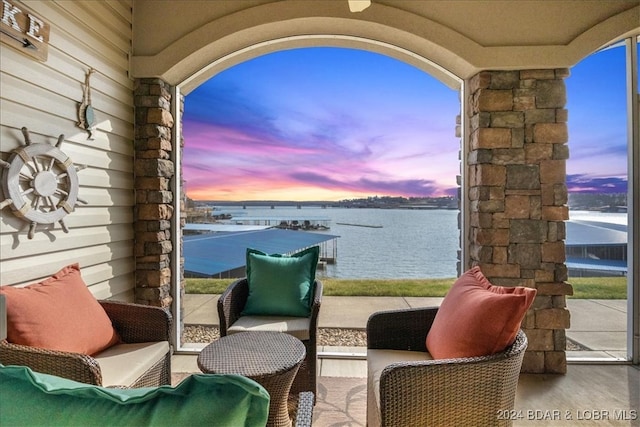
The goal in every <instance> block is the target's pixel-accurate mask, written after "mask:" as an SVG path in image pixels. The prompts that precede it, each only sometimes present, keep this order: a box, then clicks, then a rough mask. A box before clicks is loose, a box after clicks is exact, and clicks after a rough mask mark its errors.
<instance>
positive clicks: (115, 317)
mask: <svg viewBox="0 0 640 427" xmlns="http://www.w3.org/2000/svg"><path fill="white" fill-rule="evenodd" d="M99 302H100V304H101V305H102V307H103V308H104V310H105V311H106V312H107V315H108V316H109V318H110V319H111V322H112V323H113V327H114V328H115V329H116V331H118V334H120V338H122V340H123V341H124V342H127V343H136V342H155V341H170V338H171V324H172V320H173V319H172V316H171V313H169V311H167V310H165V309H164V308H161V307H155V306H150V305H142V304H132V303H127V302H121V301H107V300H101V301H99Z"/></svg>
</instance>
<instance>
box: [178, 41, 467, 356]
mask: <svg viewBox="0 0 640 427" xmlns="http://www.w3.org/2000/svg"><path fill="white" fill-rule="evenodd" d="M288 41H289V42H290V41H291V40H288ZM353 41H354V38H349V40H348V43H346V44H347V45H348V46H349V49H342V48H340V50H344V51H346V52H357V51H355V50H353V48H352V47H351V45H352V44H353ZM365 42H366V41H364V40H360V41H359V44H362V45H365V44H366V43H365ZM332 44H335V41H334V42H333V43H332ZM381 46H383V44H381V43H379V42H373V43H371V45H370V46H368V49H366V50H367V51H371V52H377V51H378V50H381V51H383V52H385V57H386V56H387V54H386V52H387V51H388V50H389V49H393V50H395V51H398V52H400V53H401V54H400V56H406V57H411V58H412V62H415V61H416V60H417V57H416V56H415V55H409V53H408V52H406V51H403V50H402V49H397V48H394V47H391V46H384V49H381V48H380V47H381ZM305 50H306V51H313V49H309V48H307V49H305ZM334 50H335V48H334ZM260 52H261V50H260V48H259V47H256V50H255V58H259V57H261V55H262V54H261V53H260ZM396 56H397V55H396ZM247 61H249V60H247ZM392 61H393V60H392ZM420 61H422V62H423V63H424V64H423V65H422V66H421V67H420V68H421V70H424V69H431V70H437V73H439V74H443V73H444V71H443V70H442V69H440V68H439V67H437V66H435V65H434V64H432V63H430V62H429V61H428V60H426V59H424V58H421V59H420ZM227 65H228V67H226V68H224V61H222V62H221V61H217V63H216V64H212V67H213V68H214V69H216V70H218V72H221V71H222V70H223V69H227V68H230V67H233V66H235V65H236V61H235V55H231V56H230V58H229V59H228V64H227ZM409 68H413V67H409ZM361 72H363V73H366V72H367V70H366V69H363V70H361ZM203 73H205V72H204V71H203ZM208 73H209V72H206V74H208ZM444 74H445V75H446V76H447V78H446V79H445V80H446V82H447V83H449V84H448V87H451V83H452V82H455V81H457V84H456V85H455V86H457V89H458V92H457V93H456V92H455V91H454V92H453V97H454V99H456V100H458V101H457V102H458V103H459V99H462V98H463V97H461V94H460V91H461V89H462V81H461V80H459V79H457V80H456V79H455V78H454V77H453V76H452V75H451V74H450V73H444ZM215 78H216V77H212V79H215ZM198 80H200V79H198ZM192 82H193V80H190V81H189V83H187V86H188V87H189V88H190V90H191V92H189V94H191V93H197V91H196V92H194V90H195V89H196V88H195V87H193V85H192V84H191V83H192ZM396 85H397V84H396ZM388 87H389V88H390V89H392V88H393V87H394V83H393V82H389V83H388ZM181 88H182V86H180V87H179V88H178V90H179V89H181ZM375 90H376V88H372V91H375ZM447 91H450V90H449V89H447ZM180 94H181V95H184V94H183V93H182V92H180ZM188 96H189V95H187V97H188ZM363 107H364V108H366V105H363ZM450 115H451V117H447V118H441V119H440V120H439V123H440V127H443V128H446V129H448V130H447V131H446V133H447V134H448V135H451V136H452V137H451V138H448V139H447V141H448V142H447V145H450V143H451V142H453V143H454V144H455V145H454V146H453V151H454V153H453V155H452V156H451V157H452V158H453V159H454V160H453V161H454V162H457V163H458V164H457V165H456V166H455V170H454V172H453V173H452V174H451V176H449V177H448V178H449V179H450V182H451V187H454V192H455V193H457V194H456V195H455V199H458V195H459V194H460V193H461V191H460V189H459V187H458V189H457V190H455V187H456V182H458V185H459V184H460V183H461V182H462V181H461V178H460V176H459V175H460V173H461V172H460V171H461V170H462V168H461V167H460V163H459V159H460V155H459V151H461V141H460V137H461V131H460V128H459V126H460V125H459V122H460V120H461V115H460V107H458V108H457V109H456V110H455V111H454V112H453V113H452V114H450ZM182 118H183V119H184V117H182ZM180 122H181V123H182V120H181V121H180ZM456 123H458V124H456ZM182 134H183V135H185V133H184V130H183V132H182ZM456 134H457V135H456ZM184 140H186V138H183V141H184ZM188 143H189V142H188V141H185V142H184V144H185V147H186V146H187V145H188ZM395 144H396V146H395V148H396V149H400V148H401V147H400V146H398V145H397V144H400V143H398V142H396V143H395ZM390 148H394V147H390ZM211 149H212V150H214V148H211ZM448 150H449V151H450V150H451V147H449V148H448ZM307 160H308V159H307ZM428 160H429V159H428V158H426V157H424V158H423V161H424V162H425V163H424V167H425V168H428ZM183 165H184V163H183V162H180V167H179V168H178V169H179V171H180V172H179V173H182V170H183ZM212 167H213V168H214V169H215V165H212ZM426 178H427V177H425V176H415V177H414V179H415V180H426ZM180 180H181V181H182V182H184V180H185V177H184V176H182V177H181V178H180ZM187 181H188V178H187ZM183 190H184V189H183ZM285 191H286V190H285ZM185 193H186V192H185ZM237 197H240V198H241V197H242V195H241V194H238V195H237ZM292 197H294V196H292ZM183 198H184V195H183V196H181V197H180V199H183ZM451 207H452V206H451V205H449V206H448V208H449V209H450V208H451ZM458 209H459V208H458V206H457V205H456V206H455V210H454V211H451V210H450V211H448V212H447V218H446V219H444V221H445V222H446V224H448V226H450V228H447V230H446V231H445V232H446V233H448V234H449V235H450V236H452V239H453V241H452V243H453V245H455V246H454V248H453V250H452V253H453V255H452V257H453V259H452V260H451V265H450V266H449V268H448V269H446V270H445V271H447V272H449V273H450V274H449V276H448V277H454V276H456V275H457V270H459V268H460V267H459V265H460V263H461V261H460V259H457V260H456V258H457V257H458V255H457V254H456V252H459V250H460V248H459V243H460V241H462V239H461V235H460V230H459V228H458V227H459V221H458V219H457V217H460V214H459V210H458ZM379 212H381V210H379ZM423 212H424V211H423ZM403 213H404V214H408V215H412V214H416V213H417V211H413V210H412V211H407V210H405V211H404V212H403ZM403 217H404V216H403ZM400 222H401V221H400ZM386 226H387V227H388V226H389V224H387V225H386ZM414 227H415V225H414ZM385 231H387V233H389V232H390V230H385ZM409 240H410V239H409ZM436 240H437V239H436ZM415 243H416V242H412V243H409V242H408V241H407V240H405V241H403V242H400V243H398V244H399V245H404V246H407V245H412V244H415ZM421 250H424V251H425V252H426V251H427V250H429V248H427V247H424V248H422V249H421ZM433 251H434V250H432V252H433ZM435 251H436V252H437V250H435ZM350 255H351V258H354V257H355V258H357V257H358V255H357V254H350ZM429 256H434V253H432V254H431V255H425V257H427V258H428V257H429ZM179 258H181V259H184V255H182V256H179ZM378 261H379V260H378ZM416 261H418V260H417V259H415V258H414V262H416ZM373 262H376V261H375V260H374V261H373ZM334 270H335V268H334ZM442 270H443V269H442V268H440V271H442ZM334 273H335V271H334ZM347 274H348V273H347ZM373 274H374V275H373V276H371V277H372V278H374V277H376V274H375V273H373ZM382 276H384V275H382ZM382 276H381V277H380V278H382ZM436 276H437V277H443V276H442V272H441V273H440V275H439V276H438V275H437V274H436ZM385 277H386V276H385ZM424 278H427V277H424ZM400 279H402V277H400ZM181 296H183V295H181ZM212 302H213V301H210V302H209V303H208V304H209V311H212V310H215V306H214V305H213V304H212ZM176 306H177V309H178V310H180V309H181V308H182V305H181V304H180V303H178V304H176ZM389 308H391V307H389ZM183 317H184V316H182V315H181V316H180V318H183ZM363 326H364V324H363ZM189 329H190V330H191V328H189ZM178 336H182V335H181V330H179V331H178ZM180 342H182V340H181V341H180ZM183 344H184V347H183V348H182V350H190V349H191V350H192V349H197V348H199V347H200V346H199V345H197V344H196V345H194V344H193V343H189V342H185V343H183Z"/></svg>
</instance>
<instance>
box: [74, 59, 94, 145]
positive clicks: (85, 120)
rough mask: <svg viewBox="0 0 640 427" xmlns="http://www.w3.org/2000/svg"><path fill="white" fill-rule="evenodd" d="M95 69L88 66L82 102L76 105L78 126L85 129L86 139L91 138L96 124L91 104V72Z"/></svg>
mask: <svg viewBox="0 0 640 427" xmlns="http://www.w3.org/2000/svg"><path fill="white" fill-rule="evenodd" d="M94 71H95V70H94V69H93V68H89V71H87V75H86V76H85V78H84V87H83V91H82V102H81V103H80V104H79V105H78V127H79V128H81V129H84V130H86V131H87V133H88V134H89V136H88V137H87V139H93V128H94V126H95V125H96V117H95V114H94V113H93V107H92V106H91V74H93V72H94Z"/></svg>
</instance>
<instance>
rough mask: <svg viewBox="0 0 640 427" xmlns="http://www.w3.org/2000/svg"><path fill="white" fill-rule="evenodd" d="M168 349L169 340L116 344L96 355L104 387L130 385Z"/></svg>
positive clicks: (165, 353) (164, 354)
mask: <svg viewBox="0 0 640 427" xmlns="http://www.w3.org/2000/svg"><path fill="white" fill-rule="evenodd" d="M168 351H169V343H168V342H167V341H160V342H143V343H135V344H116V345H114V346H112V347H109V348H108V349H106V350H105V351H103V352H102V353H100V354H98V355H97V356H94V357H95V359H96V360H97V361H98V364H99V365H100V370H101V371H102V385H103V386H104V387H112V386H118V385H120V386H129V385H131V384H133V383H134V381H135V380H137V379H138V378H140V377H141V376H142V375H143V374H144V373H145V372H147V371H148V370H149V369H150V368H151V367H152V366H153V365H155V364H156V363H158V361H160V360H162V359H163V358H164V357H165V356H166V355H167V352H168Z"/></svg>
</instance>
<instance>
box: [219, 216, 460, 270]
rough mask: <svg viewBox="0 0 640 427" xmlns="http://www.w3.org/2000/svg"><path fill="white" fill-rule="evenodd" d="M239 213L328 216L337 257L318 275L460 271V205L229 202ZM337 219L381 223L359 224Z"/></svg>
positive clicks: (329, 232) (361, 222)
mask: <svg viewBox="0 0 640 427" xmlns="http://www.w3.org/2000/svg"><path fill="white" fill-rule="evenodd" d="M221 211H222V212H230V213H232V214H234V216H235V217H237V218H241V217H242V216H243V215H244V216H250V217H275V218H277V217H280V216H282V217H283V218H288V217H294V216H295V217H299V218H302V217H304V216H307V217H309V218H317V217H326V218H329V219H330V223H329V226H330V229H329V230H327V231H325V232H324V233H327V234H332V235H337V236H340V237H339V238H338V239H337V262H336V263H335V264H333V265H332V264H329V265H327V266H326V269H325V270H324V271H318V274H319V276H326V277H333V278H345V279H367V278H446V277H456V276H457V273H456V262H457V251H458V246H459V231H458V225H457V224H458V220H457V215H458V211H455V210H405V209H346V208H326V209H323V208H320V207H318V208H314V207H302V208H301V209H297V208H295V207H279V206H275V208H274V209H270V208H256V207H249V206H248V207H247V208H246V209H242V207H239V208H235V207H233V208H232V207H224V208H222V209H221ZM338 223H347V224H360V225H369V226H381V227H379V228H378V227H376V228H372V227H359V226H352V225H341V224H338Z"/></svg>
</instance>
